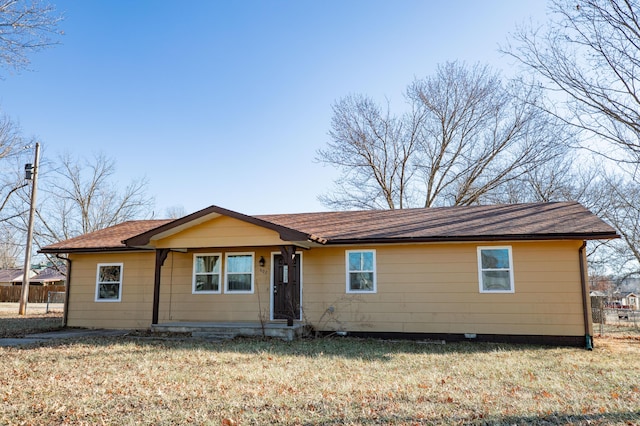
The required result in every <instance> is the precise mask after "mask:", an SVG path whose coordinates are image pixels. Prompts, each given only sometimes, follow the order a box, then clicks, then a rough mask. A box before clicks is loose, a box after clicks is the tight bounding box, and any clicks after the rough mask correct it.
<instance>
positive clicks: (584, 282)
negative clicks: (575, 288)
mask: <svg viewBox="0 0 640 426" xmlns="http://www.w3.org/2000/svg"><path fill="white" fill-rule="evenodd" d="M586 247H587V242H586V241H584V242H583V243H582V245H581V246H580V249H579V250H578V255H579V257H580V284H581V287H582V307H583V309H582V313H583V315H584V339H585V349H587V350H589V351H591V350H593V339H592V336H591V334H590V333H589V310H588V309H589V300H588V299H587V297H588V295H589V292H588V291H587V278H586V276H585V273H586V270H587V268H586V265H585V262H586V256H585V248H586Z"/></svg>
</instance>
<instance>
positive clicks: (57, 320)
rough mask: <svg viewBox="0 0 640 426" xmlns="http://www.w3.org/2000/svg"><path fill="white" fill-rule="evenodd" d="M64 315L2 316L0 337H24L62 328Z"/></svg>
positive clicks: (0, 319)
mask: <svg viewBox="0 0 640 426" xmlns="http://www.w3.org/2000/svg"><path fill="white" fill-rule="evenodd" d="M61 328H62V315H61V314H58V313H53V314H41V315H37V316H25V317H18V318H13V317H12V318H0V338H7V337H9V338H10V337H23V336H25V335H27V334H31V333H42V332H46V331H53V330H60V329H61Z"/></svg>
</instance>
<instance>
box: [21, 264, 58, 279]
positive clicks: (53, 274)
mask: <svg viewBox="0 0 640 426" xmlns="http://www.w3.org/2000/svg"><path fill="white" fill-rule="evenodd" d="M66 273H67V267H66V265H65V264H61V265H59V266H55V267H54V266H49V267H48V268H45V269H43V270H42V271H40V272H39V273H38V274H37V275H36V276H35V277H33V278H30V279H29V281H31V282H38V283H50V282H55V281H65V280H66V279H67V276H66Z"/></svg>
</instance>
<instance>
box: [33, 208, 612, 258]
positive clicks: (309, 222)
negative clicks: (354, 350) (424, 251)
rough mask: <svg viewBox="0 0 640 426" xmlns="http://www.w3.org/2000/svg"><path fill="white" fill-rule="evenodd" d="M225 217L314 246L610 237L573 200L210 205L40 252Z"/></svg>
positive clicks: (119, 244) (136, 241)
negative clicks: (336, 206) (310, 208)
mask: <svg viewBox="0 0 640 426" xmlns="http://www.w3.org/2000/svg"><path fill="white" fill-rule="evenodd" d="M221 215H224V216H230V217H233V218H236V219H238V220H242V221H245V222H248V223H252V224H254V225H257V226H261V227H265V228H268V229H272V230H274V231H276V232H278V233H279V234H280V237H281V238H282V239H283V241H309V242H312V243H317V244H362V243H397V242H445V241H451V242H453V241H498V240H550V239H555V240H558V239H573V240H590V239H611V238H618V237H619V236H618V235H617V233H616V231H615V230H614V229H613V228H612V227H611V226H609V225H607V224H606V223H605V222H603V221H602V220H601V219H599V218H598V217H597V216H595V215H594V214H593V213H591V212H590V211H589V210H587V209H586V208H585V207H583V206H582V205H581V204H579V203H576V202H557V203H531V204H507V205H493V206H468V207H437V208H422V209H403V210H364V211H344V212H324V213H298V214H276V215H259V216H247V215H244V214H242V213H237V212H234V211H231V210H226V209H223V208H222V207H218V206H211V207H208V208H206V209H203V210H200V211H198V212H195V213H193V214H190V215H188V216H185V217H183V218H180V219H176V220H173V221H170V220H165V221H161V220H154V221H133V222H125V223H123V224H120V225H116V226H113V227H111V228H107V229H103V230H101V231H97V232H94V233H91V234H87V235H83V236H81V237H77V238H73V239H70V240H67V241H62V242H60V243H56V244H52V245H50V246H47V247H45V248H43V249H42V250H41V252H44V253H60V252H73V251H104V250H114V249H120V250H126V249H127V248H129V249H131V248H144V247H148V243H149V241H150V240H151V239H153V238H154V237H155V238H161V237H163V236H166V235H171V234H172V233H176V232H179V231H181V230H183V229H186V228H189V227H191V226H194V225H196V224H199V223H202V222H204V221H207V220H210V219H213V218H215V217H219V216H221Z"/></svg>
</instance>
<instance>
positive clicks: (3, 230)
mask: <svg viewBox="0 0 640 426" xmlns="http://www.w3.org/2000/svg"><path fill="white" fill-rule="evenodd" d="M15 234H16V230H15V229H14V228H13V227H11V226H8V225H7V224H6V223H4V224H2V225H0V269H6V268H15V267H16V260H17V258H18V254H19V251H20V247H21V246H20V245H19V244H17V243H16V241H15Z"/></svg>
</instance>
